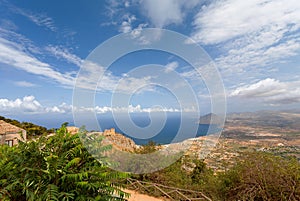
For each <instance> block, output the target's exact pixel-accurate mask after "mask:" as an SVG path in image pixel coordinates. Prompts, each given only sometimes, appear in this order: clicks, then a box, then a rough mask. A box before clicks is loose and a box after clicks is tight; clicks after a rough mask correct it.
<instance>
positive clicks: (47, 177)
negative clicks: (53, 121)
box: [0, 126, 128, 201]
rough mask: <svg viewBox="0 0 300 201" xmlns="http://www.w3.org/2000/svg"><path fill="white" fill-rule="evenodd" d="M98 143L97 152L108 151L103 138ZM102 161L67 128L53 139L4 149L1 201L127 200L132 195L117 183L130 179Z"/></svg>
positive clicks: (1, 152) (0, 162)
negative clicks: (110, 168)
mask: <svg viewBox="0 0 300 201" xmlns="http://www.w3.org/2000/svg"><path fill="white" fill-rule="evenodd" d="M81 135H82V136H83V138H84V137H85V136H87V134H85V133H83V134H81ZM95 141H96V142H97V147H96V149H97V150H101V149H102V150H105V149H106V148H103V147H104V146H102V145H101V138H99V139H95ZM98 154H99V152H98ZM99 159H101V160H100V162H98V161H97V160H96V159H94V158H93V157H92V156H91V154H90V153H89V152H88V151H87V150H86V148H85V147H84V146H83V145H82V143H81V141H80V139H79V136H78V135H71V134H69V133H67V130H66V127H65V126H62V127H61V128H60V129H59V130H58V131H57V133H56V134H55V135H53V136H51V137H40V138H39V139H37V140H35V141H29V142H27V143H24V142H20V144H19V145H18V146H16V147H8V146H1V147H0V169H1V172H0V200H17V201H23V200H29V201H30V200H32V201H35V200H43V201H44V200H65V201H68V200H124V199H125V198H124V197H126V196H128V194H126V193H124V192H122V191H121V190H120V186H119V185H117V184H116V183H115V182H114V181H115V180H117V179H122V178H126V177H127V175H126V174H125V173H119V172H115V171H111V170H109V169H108V168H107V167H106V166H105V163H106V162H105V157H100V156H99Z"/></svg>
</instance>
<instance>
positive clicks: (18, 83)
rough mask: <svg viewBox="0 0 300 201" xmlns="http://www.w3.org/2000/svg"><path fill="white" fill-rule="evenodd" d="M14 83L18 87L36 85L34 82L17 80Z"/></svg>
mask: <svg viewBox="0 0 300 201" xmlns="http://www.w3.org/2000/svg"><path fill="white" fill-rule="evenodd" d="M15 85H17V86H19V87H35V86H37V85H36V84H33V83H31V82H27V81H17V82H15Z"/></svg>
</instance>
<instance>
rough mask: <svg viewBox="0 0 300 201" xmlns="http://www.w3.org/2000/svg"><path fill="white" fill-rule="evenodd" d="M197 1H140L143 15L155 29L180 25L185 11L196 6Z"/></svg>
mask: <svg viewBox="0 0 300 201" xmlns="http://www.w3.org/2000/svg"><path fill="white" fill-rule="evenodd" d="M200 2H201V1H199V0H163V1H161V0H141V1H140V4H141V6H142V9H143V10H144V13H145V15H146V16H147V17H148V18H149V19H150V21H151V22H152V24H153V25H154V26H155V27H157V28H163V27H165V26H167V25H170V24H180V23H182V21H183V19H184V17H185V13H186V11H189V9H191V8H193V7H194V6H196V5H197V4H198V3H200Z"/></svg>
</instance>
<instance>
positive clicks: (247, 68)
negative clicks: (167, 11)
mask: <svg viewBox="0 0 300 201" xmlns="http://www.w3.org/2000/svg"><path fill="white" fill-rule="evenodd" d="M193 24H194V32H193V33H192V38H193V39H194V40H195V41H197V42H200V43H204V44H214V45H216V44H217V45H218V47H219V48H220V51H221V52H222V54H221V55H220V56H218V57H217V58H216V59H215V62H216V65H217V67H219V68H220V69H221V70H222V72H223V75H224V76H229V77H230V76H235V77H236V76H237V75H243V74H247V76H249V74H252V76H257V75H259V74H260V73H261V72H264V68H263V67H265V66H267V65H271V64H275V63H283V62H286V61H288V58H290V57H291V56H295V55H297V54H299V50H300V33H299V28H300V4H299V3H298V1H297V0H287V1H282V0H272V1H267V0H264V1H261V0H252V1H240V0H225V1H214V2H213V3H211V4H210V5H208V6H204V7H202V9H201V10H200V11H199V12H198V14H197V15H196V16H195V17H194V22H193Z"/></svg>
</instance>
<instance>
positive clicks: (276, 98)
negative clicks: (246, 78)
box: [229, 78, 300, 104]
mask: <svg viewBox="0 0 300 201" xmlns="http://www.w3.org/2000/svg"><path fill="white" fill-rule="evenodd" d="M229 96H230V97H239V98H244V99H258V100H263V101H264V102H267V103H272V104H274V103H275V104H291V103H299V102H300V81H290V82H281V81H279V80H275V79H271V78H267V79H264V80H260V81H258V82H256V83H253V84H250V85H243V86H240V87H238V88H236V89H234V90H232V91H231V92H230V94H229Z"/></svg>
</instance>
